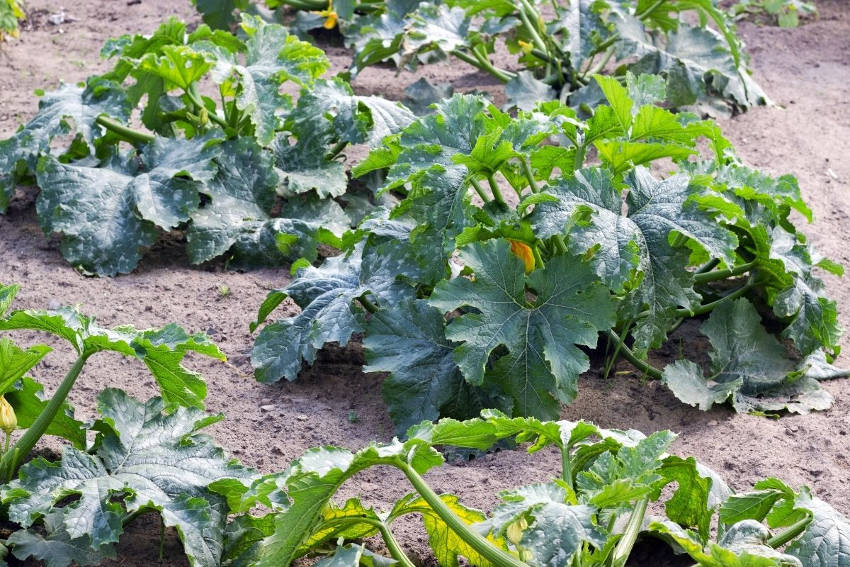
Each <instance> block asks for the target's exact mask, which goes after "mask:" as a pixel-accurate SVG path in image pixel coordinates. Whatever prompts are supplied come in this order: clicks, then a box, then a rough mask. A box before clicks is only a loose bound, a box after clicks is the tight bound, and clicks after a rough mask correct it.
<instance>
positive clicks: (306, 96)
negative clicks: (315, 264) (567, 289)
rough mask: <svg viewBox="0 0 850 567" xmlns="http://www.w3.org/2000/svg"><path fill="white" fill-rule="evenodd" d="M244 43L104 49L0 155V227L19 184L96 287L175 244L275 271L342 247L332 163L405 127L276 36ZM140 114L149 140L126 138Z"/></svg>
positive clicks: (159, 39)
mask: <svg viewBox="0 0 850 567" xmlns="http://www.w3.org/2000/svg"><path fill="white" fill-rule="evenodd" d="M242 31H243V32H244V35H245V38H244V40H243V39H238V38H236V37H234V36H233V35H231V34H229V33H225V32H221V31H216V32H214V31H212V30H211V29H210V28H209V27H207V26H200V27H199V28H198V29H196V30H195V31H193V32H191V33H189V32H187V30H186V26H185V25H184V24H183V23H181V22H179V21H177V20H175V19H170V20H169V21H168V22H166V23H165V24H163V25H162V26H161V27H160V28H159V29H158V30H157V31H156V32H154V33H153V34H152V35H151V36H149V37H145V36H140V35H135V36H129V35H128V36H122V37H120V38H117V39H113V40H110V41H108V42H107V43H106V45H105V47H104V48H103V51H102V54H103V55H104V56H105V57H109V58H113V59H115V60H116V63H115V66H114V68H113V69H112V71H110V72H108V73H106V74H104V75H101V76H95V77H90V78H89V79H88V80H87V81H86V83H85V84H82V85H64V86H62V87H60V88H59V89H58V90H57V91H54V92H51V93H48V94H46V95H44V97H43V98H42V100H41V102H40V107H39V112H38V114H36V116H35V117H34V118H33V119H32V120H31V121H30V122H29V123H28V124H26V125H25V126H23V127H22V128H21V129H20V130H19V131H18V132H17V133H16V134H15V135H14V136H12V137H11V138H9V139H7V140H4V141H0V213H5V211H6V209H7V207H8V205H9V202H10V199H11V198H12V197H13V195H14V192H15V187H16V185H18V184H19V183H32V184H35V185H37V186H38V187H39V189H40V193H39V195H38V198H37V202H36V209H37V211H38V216H39V222H40V224H41V226H42V228H43V230H44V232H45V233H46V234H48V235H50V234H52V233H58V234H60V235H61V237H62V239H61V251H62V254H63V255H64V256H65V258H66V259H67V260H68V261H69V262H71V263H72V264H73V265H74V266H75V267H77V268H78V269H80V270H82V271H84V272H88V273H94V274H99V275H114V274H118V273H126V272H129V271H131V270H133V269H134V268H135V267H136V265H137V264H138V262H139V261H140V259H141V257H142V254H143V251H144V250H145V249H146V248H147V247H150V246H151V245H152V244H154V243H155V242H156V240H157V239H158V237H159V236H160V235H161V234H162V233H163V232H164V231H169V230H172V229H181V230H183V231H184V232H185V235H186V240H187V246H186V248H187V253H188V256H189V259H190V260H191V261H192V262H193V263H201V262H205V261H207V260H211V259H213V258H217V257H220V256H223V257H224V258H225V259H226V260H227V261H229V262H232V263H233V264H234V265H237V266H254V265H279V264H284V263H287V262H289V261H292V260H294V259H296V258H299V257H307V258H310V259H315V258H316V247H317V246H318V244H319V243H326V244H331V245H336V246H339V245H340V244H339V241H340V238H341V237H342V236H343V235H344V234H345V233H346V232H347V231H348V230H349V229H350V228H351V224H352V222H353V221H352V219H351V218H349V216H348V215H346V213H345V212H344V211H343V210H342V207H341V205H340V203H338V202H337V201H336V200H335V198H341V197H342V196H343V194H345V193H346V191H347V189H348V177H347V174H346V171H345V167H344V165H343V163H342V158H341V153H342V151H343V150H344V149H345V147H346V146H348V145H349V144H361V143H367V144H371V145H376V144H377V143H378V141H379V140H380V139H381V138H382V137H383V136H384V135H387V134H390V133H392V132H395V131H397V130H399V129H400V128H401V127H403V126H406V125H407V124H409V123H410V122H411V121H412V120H413V118H414V117H413V115H412V114H411V113H410V112H409V111H408V110H406V109H405V108H403V107H402V106H400V105H398V104H396V103H393V102H390V101H386V100H384V99H381V98H378V97H363V96H356V95H354V94H353V93H352V91H351V88H350V87H349V86H348V84H347V83H345V82H344V81H342V80H340V79H330V78H322V75H323V74H324V73H325V72H326V71H327V70H328V68H329V66H330V63H329V61H328V59H327V57H326V56H325V54H324V53H323V52H322V51H321V50H320V49H318V48H316V47H313V46H312V45H310V44H308V43H305V42H302V41H299V40H298V39H297V38H295V37H294V36H291V35H289V34H288V33H287V31H286V30H285V29H284V28H283V27H282V26H279V25H276V24H266V23H264V22H263V21H262V20H261V19H259V18H257V17H252V16H247V15H246V16H245V17H244V19H243V20H242ZM286 85H290V86H291V88H290V91H292V90H295V91H298V92H300V96H298V97H297V100H295V99H294V98H293V97H292V96H291V95H290V94H286V93H285V92H283V87H284V86H286ZM136 111H138V112H139V113H140V116H141V122H142V124H143V126H144V127H145V129H144V130H140V129H134V128H131V127H130V119H131V116H132V115H133V113H134V112H136ZM127 143H129V147H130V148H131V149H130V150H125V149H124V148H125V147H127ZM347 199H348V200H349V201H358V202H362V201H363V196H362V195H359V194H358V193H357V192H356V191H352V192H351V193H350V195H348V196H347ZM355 208H356V207H355Z"/></svg>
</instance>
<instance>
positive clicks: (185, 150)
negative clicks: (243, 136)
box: [36, 138, 215, 275]
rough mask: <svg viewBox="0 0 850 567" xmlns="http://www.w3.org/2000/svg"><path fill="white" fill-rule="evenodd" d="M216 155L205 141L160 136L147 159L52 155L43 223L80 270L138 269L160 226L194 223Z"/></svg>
mask: <svg viewBox="0 0 850 567" xmlns="http://www.w3.org/2000/svg"><path fill="white" fill-rule="evenodd" d="M214 156H215V150H214V149H212V148H209V147H208V146H205V145H204V143H203V141H200V140H180V139H164V138H157V139H156V140H154V142H152V143H151V144H150V145H148V146H146V148H145V149H144V150H143V151H142V153H141V156H140V157H141V159H140V160H137V159H136V158H135V157H134V156H117V155H116V156H113V157H112V158H111V159H109V160H108V161H106V162H105V163H103V164H101V165H100V166H98V167H91V166H88V165H77V164H64V163H60V162H59V161H58V160H56V159H54V158H52V157H45V158H43V159H42V161H41V162H40V163H39V167H38V183H39V186H40V187H41V193H40V194H39V196H38V201H37V202H36V208H37V210H38V213H39V220H40V222H41V225H42V228H43V230H44V231H45V232H46V233H47V234H50V233H53V232H58V233H61V234H62V243H61V250H62V254H63V256H65V258H66V259H67V260H68V261H69V262H71V263H72V264H74V265H75V266H77V267H78V268H80V269H82V270H85V271H87V272H93V273H97V274H100V275H115V274H117V273H127V272H130V271H132V270H133V269H134V268H135V267H136V265H137V264H138V262H139V260H140V259H141V249H142V248H144V247H147V246H150V245H152V244H153V243H154V242H155V241H156V238H157V237H158V235H159V230H157V227H159V228H162V229H166V230H168V229H171V228H174V227H176V226H177V225H178V224H180V223H181V222H184V221H187V220H189V215H190V213H191V212H192V211H193V210H195V209H196V208H197V207H198V204H199V202H200V196H199V193H198V192H199V190H200V189H201V187H202V185H201V183H202V182H204V181H208V180H210V179H211V178H212V176H213V174H214V172H215V167H214V165H213V164H212V159H213V157H214ZM139 161H140V162H141V164H140V163H139ZM140 166H141V167H140Z"/></svg>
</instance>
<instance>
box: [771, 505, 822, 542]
mask: <svg viewBox="0 0 850 567" xmlns="http://www.w3.org/2000/svg"><path fill="white" fill-rule="evenodd" d="M812 519H814V516H812V513H811V512H808V513H807V514H806V517H805V518H803V519H802V520H799V521H797V522H794V523H793V524H791V525H790V526H788V529H787V530H785V531H784V532H782V533H781V534H776V535H775V536H773V537H772V538H770V539H768V540H767V541H766V542H765V543H766V544H767V545H769V546H770V547H772V548H773V549H776V548H778V547H782V546H783V545H785V544H786V543H788V542H789V541H791V540H792V539H794V538H795V537H797V536H798V535H800V534H801V533H803V530H805V529H806V528H807V527H808V526H809V524H811V523H812Z"/></svg>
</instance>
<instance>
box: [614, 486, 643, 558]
mask: <svg viewBox="0 0 850 567" xmlns="http://www.w3.org/2000/svg"><path fill="white" fill-rule="evenodd" d="M648 504H649V498H642V499H640V500H638V502H637V504H636V505H635V509H634V510H632V515H631V516H630V517H629V523H628V524H627V525H626V531H625V532H623V537H621V538H620V541H618V542H617V547H615V548H614V552H613V553H612V554H611V567H623V566H624V565H625V564H626V561H628V559H629V555H630V554H631V553H632V548H633V547H634V545H635V541H637V536H638V534H639V533H640V528H641V525H642V524H643V517H644V516H645V515H646V507H647V505H648Z"/></svg>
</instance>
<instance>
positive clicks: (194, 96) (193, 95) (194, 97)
mask: <svg viewBox="0 0 850 567" xmlns="http://www.w3.org/2000/svg"><path fill="white" fill-rule="evenodd" d="M194 86H195V85H190V88H189V89H188V90H187V91H186V95H187V96H188V97H189V100H191V101H192V104H194V105H195V106H197V107H198V112H200V111H201V109H206V106H204V102H203V101H202V100H201V97H200V96H199V95H198V91H197V90H196V89H195V88H193V87H194ZM207 116H209V118H210V120H212V121H213V122H215V123H216V124H218V125H219V126H221V127H222V128H224V129H225V131H226V130H229V129H230V124H228V123H227V121H226V120H224V119H222V118H221V116H219V115H218V113H217V112H216V111H215V110H212V111H207Z"/></svg>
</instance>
